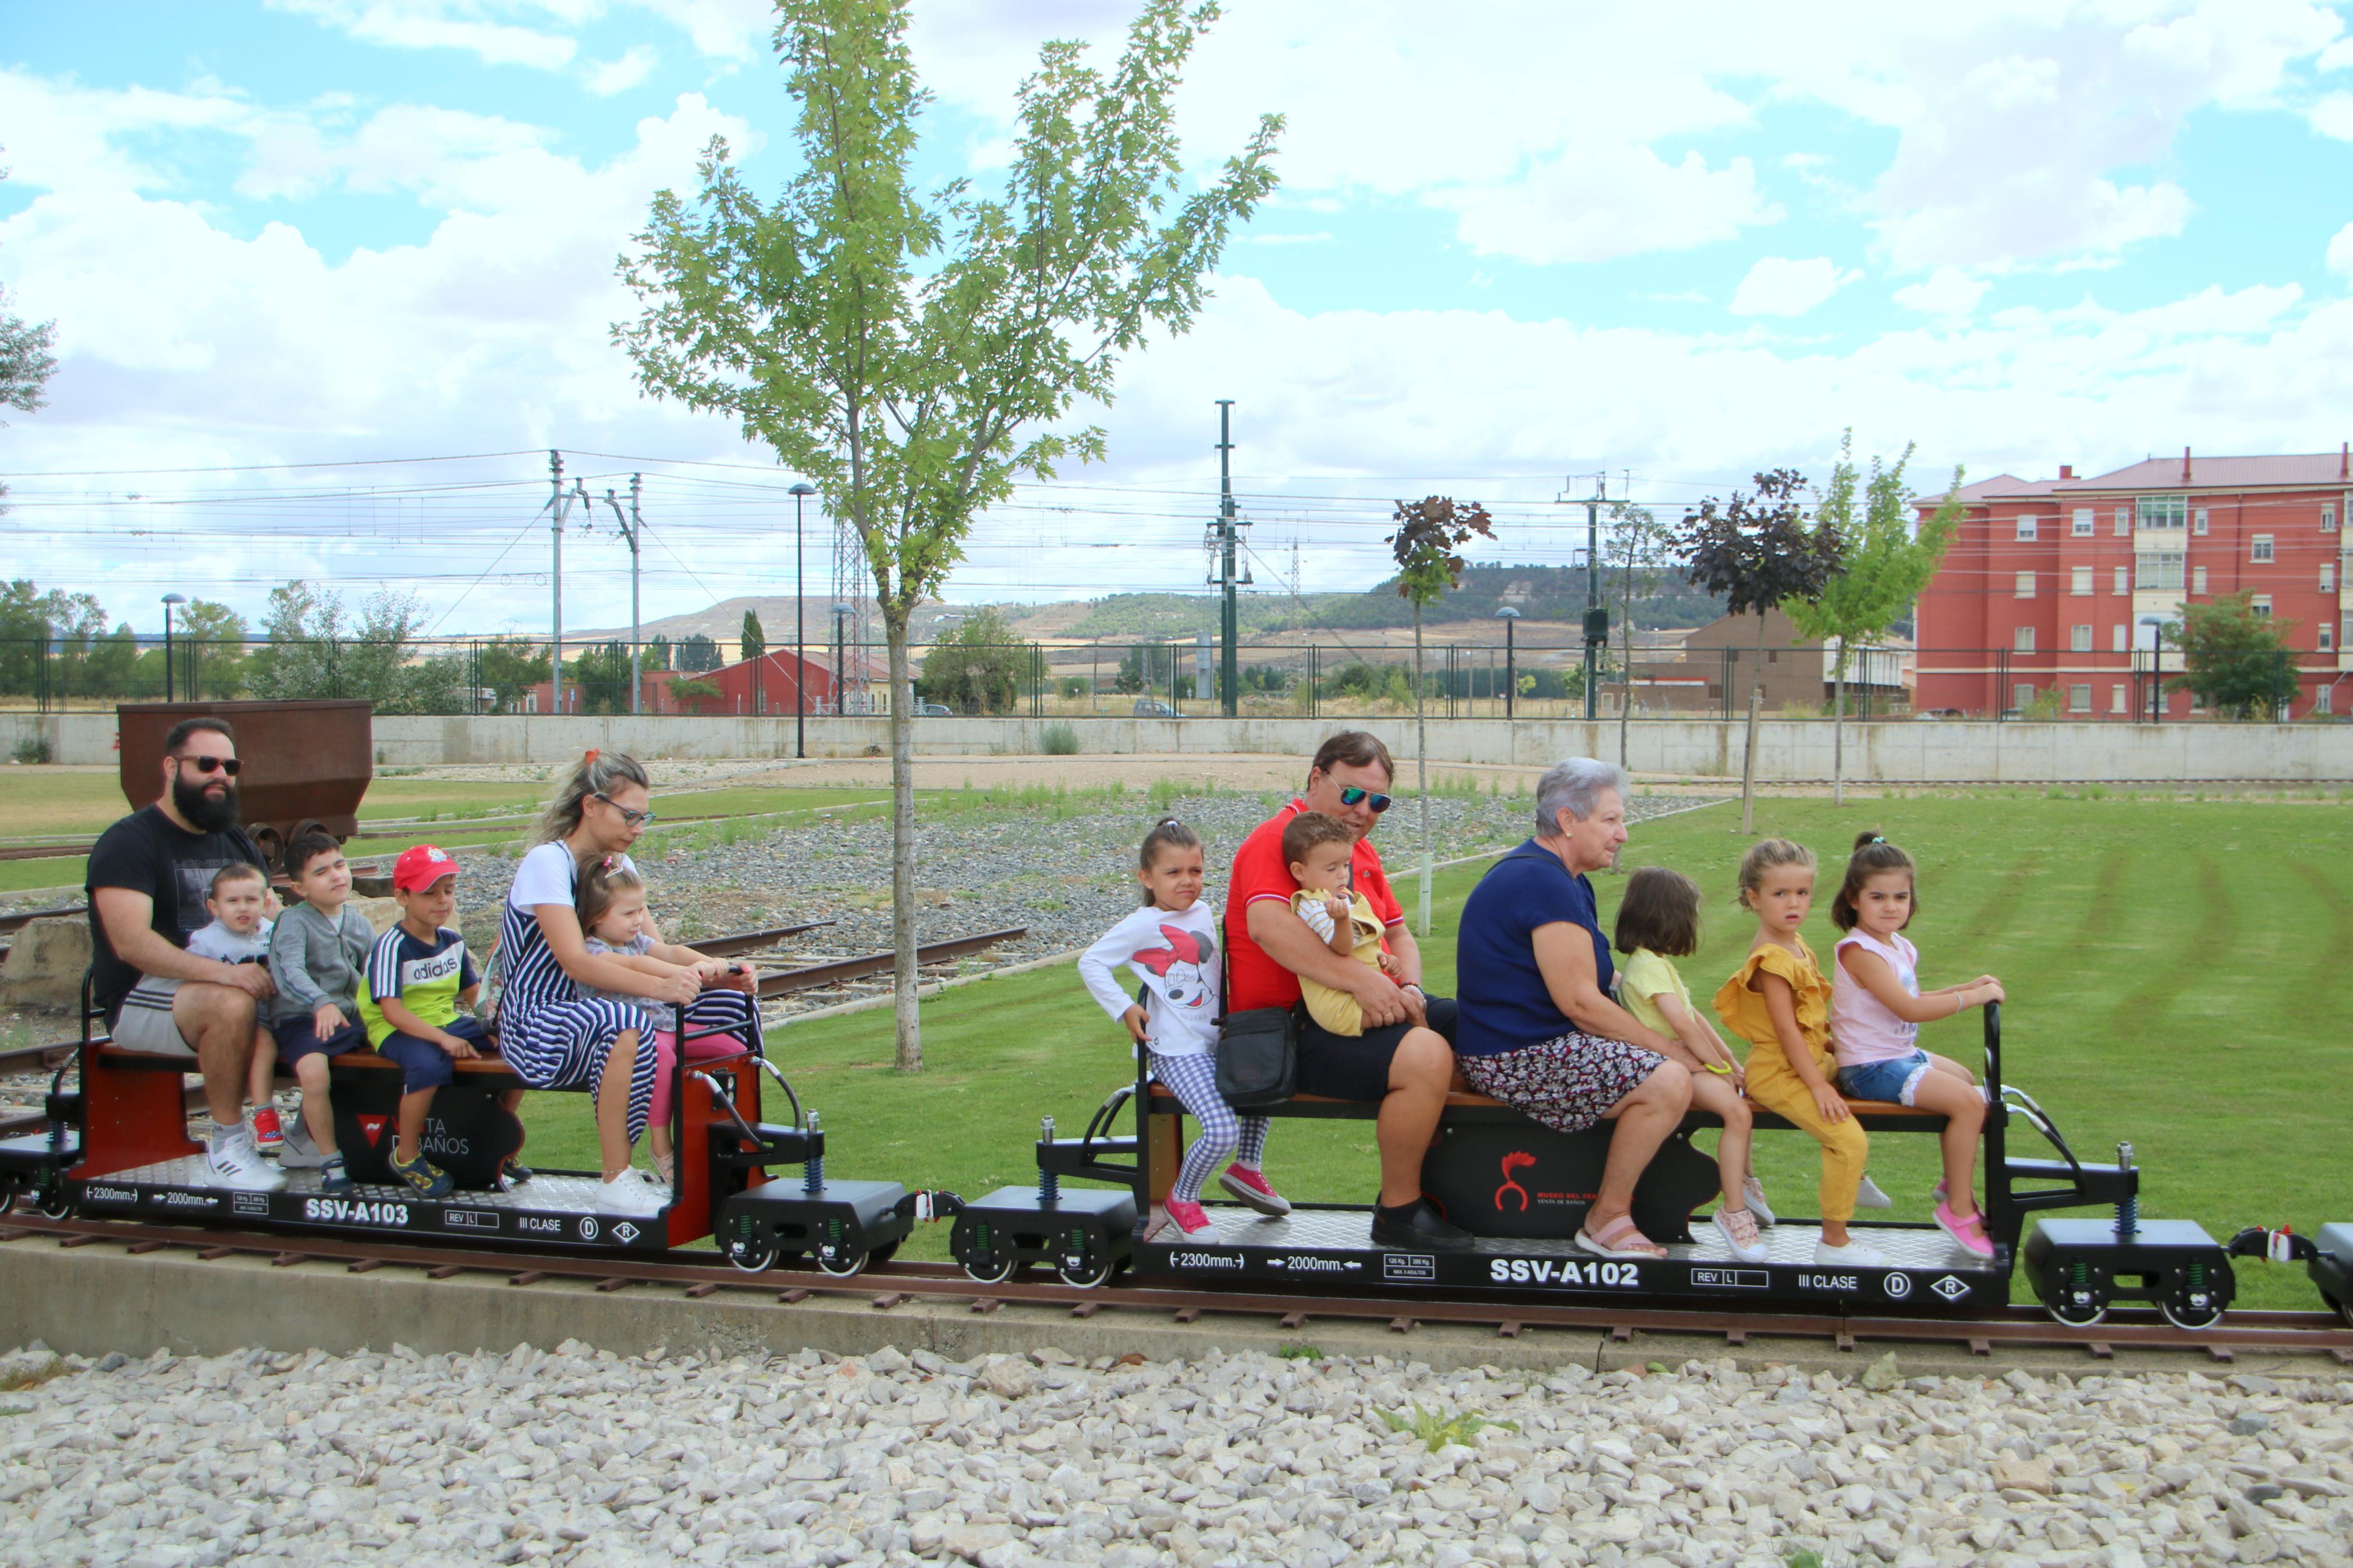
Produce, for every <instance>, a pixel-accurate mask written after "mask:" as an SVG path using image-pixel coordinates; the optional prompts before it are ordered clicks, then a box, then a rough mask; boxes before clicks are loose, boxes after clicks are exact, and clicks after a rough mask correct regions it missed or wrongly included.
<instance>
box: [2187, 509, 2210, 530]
mask: <svg viewBox="0 0 2353 1568" xmlns="http://www.w3.org/2000/svg"><path fill="white" fill-rule="evenodd" d="M2189 531H2190V532H2192V533H2203V532H2205V531H2206V509H2205V508H2204V507H2202V506H2201V507H2200V508H2199V509H2198V510H2197V511H2196V512H2195V513H2194V514H2193V515H2192V516H2191V517H2190V520H2189Z"/></svg>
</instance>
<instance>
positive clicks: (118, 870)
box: [83, 805, 269, 1018]
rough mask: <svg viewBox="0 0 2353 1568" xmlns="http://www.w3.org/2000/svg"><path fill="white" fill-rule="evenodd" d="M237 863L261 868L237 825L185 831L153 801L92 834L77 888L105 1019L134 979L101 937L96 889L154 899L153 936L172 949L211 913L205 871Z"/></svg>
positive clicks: (209, 882) (208, 879)
mask: <svg viewBox="0 0 2353 1568" xmlns="http://www.w3.org/2000/svg"><path fill="white" fill-rule="evenodd" d="M239 860H243V861H246V862H248V863H249V864H251V865H255V866H260V867H261V868H263V869H264V870H265V871H266V870H268V869H269V867H268V866H267V864H266V863H265V862H264V861H263V860H262V858H261V851H260V850H259V849H257V848H255V847H253V840H252V839H250V838H248V837H246V834H245V829H243V828H241V827H231V828H227V829H224V830H223V831H221V832H218V833H190V832H189V831H188V830H187V829H185V828H184V827H182V826H180V825H179V824H177V823H175V822H174V821H173V820H172V819H171V818H170V817H168V816H164V812H163V808H162V807H160V806H154V805H142V806H141V807H140V808H139V809H138V810H137V811H134V812H132V814H131V815H130V816H126V817H124V818H123V819H122V820H121V821H120V822H118V823H116V824H115V825H114V826H111V827H110V828H108V829H107V830H106V831H105V832H104V833H101V834H100V835H99V838H98V842H97V843H96V844H95V845H93V846H91V847H90V869H89V871H88V873H87V874H86V875H85V876H84V878H83V889H84V890H85V891H87V892H88V893H89V894H90V952H91V958H90V966H91V968H92V970H93V971H94V979H93V983H92V986H91V990H92V992H93V999H94V1000H95V1001H96V1002H97V1004H98V1005H100V1007H102V1008H104V1009H105V1010H106V1016H108V1017H110V1018H111V1017H112V1016H114V1010H115V1008H117V1007H119V1006H121V1004H122V998H123V997H124V996H126V995H127V994H130V991H131V988H132V986H133V985H135V984H138V983H139V971H137V970H136V969H133V968H132V966H131V965H129V964H128V963H123V962H122V960H121V959H120V958H117V957H116V956H115V955H114V944H113V943H112V942H108V941H107V940H106V927H105V925H104V923H103V922H101V921H100V920H99V918H98V889H100V888H128V889H131V890H132V892H134V893H144V894H146V895H147V896H148V897H149V898H151V899H153V900H154V901H155V914H154V918H153V921H150V922H149V923H150V925H151V926H152V927H153V930H154V932H155V934H156V935H157V936H160V937H162V938H163V939H164V941H165V942H170V943H171V944H172V945H173V946H174V947H185V946H187V945H188V935H189V933H190V932H192V931H195V930H196V929H197V928H198V927H199V926H202V925H203V924H205V922H206V921H209V920H211V919H212V918H213V917H212V915H211V914H210V913H209V912H208V911H207V910H206V909H205V895H206V893H208V892H210V891H211V889H212V883H213V874H214V873H215V872H216V871H218V870H219V869H220V868H222V867H224V866H227V865H233V864H235V863H236V862H237V861H239Z"/></svg>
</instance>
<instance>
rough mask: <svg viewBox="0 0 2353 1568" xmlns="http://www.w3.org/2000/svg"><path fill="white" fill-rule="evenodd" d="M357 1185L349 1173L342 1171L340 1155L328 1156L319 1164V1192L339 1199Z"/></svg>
mask: <svg viewBox="0 0 2353 1568" xmlns="http://www.w3.org/2000/svg"><path fill="white" fill-rule="evenodd" d="M357 1185H358V1183H356V1182H354V1181H353V1180H352V1177H351V1173H350V1172H348V1171H346V1170H344V1169H343V1156H342V1155H341V1154H330V1155H328V1156H327V1157H326V1159H325V1160H324V1161H323V1162H322V1163H321V1164H320V1166H319V1190H320V1191H321V1192H322V1193H330V1194H334V1195H335V1196H337V1197H341V1196H342V1195H343V1194H345V1193H348V1192H350V1191H351V1190H352V1189H353V1187H355V1186H357Z"/></svg>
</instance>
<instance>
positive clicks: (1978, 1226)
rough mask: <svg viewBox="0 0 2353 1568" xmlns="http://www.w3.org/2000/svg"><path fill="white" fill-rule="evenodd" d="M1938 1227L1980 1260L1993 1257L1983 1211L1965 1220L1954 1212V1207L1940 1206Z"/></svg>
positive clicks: (1937, 1214) (1937, 1208) (1948, 1205)
mask: <svg viewBox="0 0 2353 1568" xmlns="http://www.w3.org/2000/svg"><path fill="white" fill-rule="evenodd" d="M1936 1225H1937V1227H1938V1228H1939V1229H1941V1230H1942V1231H1944V1233H1945V1234H1946V1235H1947V1236H1949V1237H1952V1238H1953V1239H1954V1240H1955V1241H1956V1242H1958V1243H1959V1244H1960V1245H1961V1246H1962V1247H1966V1248H1967V1249H1968V1251H1969V1252H1970V1253H1971V1254H1973V1255H1974V1256H1976V1257H1978V1258H1991V1257H1992V1256H1993V1243H1992V1241H1991V1240H1989V1238H1988V1237H1987V1236H1986V1228H1985V1215H1984V1213H1983V1212H1982V1211H1980V1212H1978V1213H1976V1214H1973V1215H1969V1216H1968V1218H1967V1219H1963V1218H1962V1217H1961V1216H1960V1215H1957V1214H1955V1213H1954V1212H1953V1205H1950V1204H1938V1205H1936Z"/></svg>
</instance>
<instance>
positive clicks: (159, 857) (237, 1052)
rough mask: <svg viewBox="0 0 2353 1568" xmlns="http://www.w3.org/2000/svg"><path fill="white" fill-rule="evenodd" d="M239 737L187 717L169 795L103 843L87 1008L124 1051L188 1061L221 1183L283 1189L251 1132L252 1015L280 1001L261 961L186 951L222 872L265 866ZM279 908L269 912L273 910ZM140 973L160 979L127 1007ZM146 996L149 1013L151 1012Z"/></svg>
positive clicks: (171, 741) (93, 861) (171, 757)
mask: <svg viewBox="0 0 2353 1568" xmlns="http://www.w3.org/2000/svg"><path fill="white" fill-rule="evenodd" d="M241 765H242V764H240V763H238V762H237V736H236V734H235V733H234V732H233V731H231V730H230V729H229V727H228V724H227V721H224V720H220V719H211V718H204V717H198V718H195V719H183V720H181V721H179V722H178V723H177V724H174V725H173V726H172V731H171V733H170V734H168V735H166V736H165V737H164V763H163V771H164V793H163V795H162V796H161V797H160V798H159V799H157V800H156V802H155V803H154V804H153V805H144V806H141V807H140V808H139V809H138V810H137V811H134V812H132V814H131V815H130V816H126V817H124V818H123V819H122V820H121V821H120V822H118V823H116V824H115V825H114V826H111V827H110V828H108V829H107V830H106V831H105V832H104V833H102V834H100V836H99V840H98V842H97V843H96V844H95V845H93V846H92V847H91V848H90V868H89V872H88V874H87V877H86V879H85V887H86V890H87V891H88V892H89V894H90V947H91V959H90V991H91V1000H92V1001H93V1002H94V1003H95V1004H96V1005H98V1007H99V1008H100V1010H101V1011H103V1012H104V1013H105V1015H106V1024H107V1028H108V1031H109V1032H110V1033H111V1036H112V1037H113V1041H114V1044H116V1045H118V1046H120V1047H122V1048H123V1049H125V1050H132V1051H152V1052H155V1053H158V1054H162V1055H167V1056H186V1057H193V1058H195V1067H196V1068H197V1070H198V1071H200V1072H202V1073H203V1074H204V1079H205V1099H206V1102H207V1104H208V1105H209V1106H210V1107H211V1110H212V1114H213V1125H212V1129H211V1136H210V1137H209V1138H208V1139H207V1140H206V1156H207V1159H208V1161H209V1163H210V1164H211V1166H212V1170H213V1174H214V1177H215V1179H216V1180H217V1181H219V1182H221V1183H223V1184H227V1185H229V1186H236V1187H243V1188H248V1189H251V1190H266V1189H268V1188H271V1187H276V1186H279V1185H281V1184H283V1183H284V1181H285V1178H284V1177H283V1176H280V1174H279V1173H277V1172H276V1171H275V1170H273V1169H271V1168H270V1166H269V1163H268V1162H267V1161H265V1160H263V1159H262V1157H261V1153H260V1152H259V1150H258V1149H256V1148H255V1147H254V1143H253V1134H252V1132H251V1131H250V1130H248V1128H247V1126H246V1123H245V1080H246V1073H247V1070H248V1068H249V1067H250V1066H251V1065H252V1059H253V1031H254V1015H255V1011H256V1009H257V1008H258V1007H259V1005H260V1004H261V1003H263V1002H265V1001H267V1000H268V999H269V997H270V996H272V995H273V994H276V990H277V988H276V987H275V986H274V985H272V984H270V980H269V966H268V965H266V964H259V963H216V962H215V961H214V960H212V959H209V958H199V957H197V956H196V955H195V954H194V953H192V952H187V951H185V950H186V948H187V944H188V937H189V934H190V933H191V932H193V931H195V930H197V929H198V928H199V927H201V926H202V925H204V924H205V922H206V921H208V920H210V919H211V918H212V916H211V915H210V914H209V913H207V912H206V909H205V898H206V893H207V892H208V891H209V890H210V889H211V887H212V880H213V877H214V875H215V873H216V872H218V871H219V870H220V868H222V867H224V866H227V865H231V864H235V863H237V862H240V861H241V862H244V863H246V864H248V865H251V866H256V867H259V868H261V870H262V872H263V873H264V875H267V874H268V872H269V866H268V864H267V863H266V862H265V861H264V860H263V859H262V858H261V851H260V850H259V849H258V848H256V847H254V843H253V840H252V839H251V838H249V837H247V836H246V833H245V830H244V829H243V828H241V827H239V826H237V773H238V771H239V769H240V767H241ZM276 905H277V900H276V899H275V898H274V897H272V898H271V899H270V900H269V908H270V910H272V912H274V911H275V909H276ZM142 976H144V977H146V978H148V979H150V980H154V981H160V982H163V983H164V984H162V985H151V986H148V987H146V988H144V989H142V991H141V992H140V994H139V998H138V1005H129V1006H126V1005H124V1004H125V998H127V997H129V996H130V994H131V988H132V986H133V985H135V984H138V982H139V981H140V979H141V978H142ZM151 997H152V998H153V1004H154V1005H149V1002H150V999H151Z"/></svg>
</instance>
